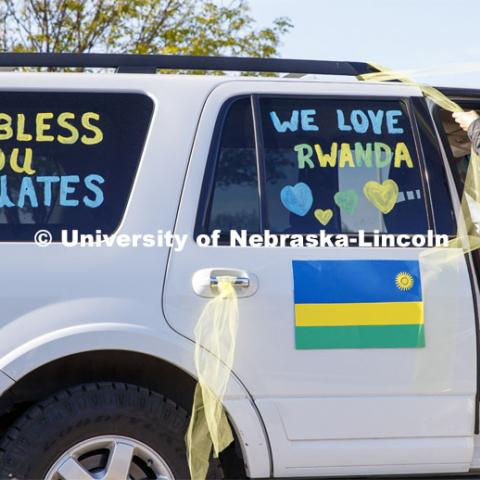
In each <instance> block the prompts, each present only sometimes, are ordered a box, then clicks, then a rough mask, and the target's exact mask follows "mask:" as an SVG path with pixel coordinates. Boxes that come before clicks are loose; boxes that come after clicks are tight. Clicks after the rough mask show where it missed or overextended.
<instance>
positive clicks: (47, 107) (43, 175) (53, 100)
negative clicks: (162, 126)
mask: <svg viewBox="0 0 480 480" xmlns="http://www.w3.org/2000/svg"><path fill="white" fill-rule="evenodd" d="M152 111H153V102H152V101H151V99H150V98H148V97H147V96H145V95H141V94H128V93H84V92H74V93H73V92H72V93H54V92H21V93H20V92H0V170H1V171H0V239H1V240H4V241H7V240H8V241H12V240H16V241H32V240H33V236H34V233H35V232H36V231H37V230H39V229H43V228H45V229H47V230H49V231H50V232H51V233H52V235H53V238H54V239H59V238H60V234H61V230H62V229H66V230H73V229H75V230H78V231H79V233H95V231H96V230H101V231H102V233H104V234H110V233H112V232H113V231H114V230H115V229H116V228H117V226H118V225H119V223H120V221H121V218H122V215H123V212H124V210H125V207H126V204H127V201H128V198H129V194H130V191H131V188H132V184H133V180H134V177H135V173H136V170H137V167H138V164H139V161H140V157H141V153H142V149H143V145H144V142H145V138H146V135H147V131H148V128H149V124H150V120H151V116H152Z"/></svg>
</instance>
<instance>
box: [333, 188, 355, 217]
mask: <svg viewBox="0 0 480 480" xmlns="http://www.w3.org/2000/svg"><path fill="white" fill-rule="evenodd" d="M333 200H334V201H335V203H336V204H337V205H338V206H339V207H340V209H341V210H342V211H344V212H345V213H348V214H349V215H353V214H354V213H355V210H356V209H357V205H358V195H357V192H356V191H355V190H345V191H344V192H337V193H336V194H335V195H334V196H333Z"/></svg>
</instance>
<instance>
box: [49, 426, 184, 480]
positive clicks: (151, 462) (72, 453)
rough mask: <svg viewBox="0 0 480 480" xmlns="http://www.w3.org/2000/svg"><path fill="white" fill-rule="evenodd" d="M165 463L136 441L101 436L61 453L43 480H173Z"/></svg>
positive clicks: (153, 452)
mask: <svg viewBox="0 0 480 480" xmlns="http://www.w3.org/2000/svg"><path fill="white" fill-rule="evenodd" d="M174 478H175V477H174V476H173V474H172V471H171V470H170V468H169V467H168V465H167V462H166V461H165V460H164V459H163V458H162V457H161V456H160V455H159V454H158V453H157V452H155V451H154V450H152V449H151V448H150V447H148V446H147V445H145V444H144V443H142V442H139V441H138V440H135V439H133V438H129V437H123V436H119V435H104V436H99V437H93V438H89V439H88V440H85V441H83V442H80V443H77V444H76V445H74V446H73V447H71V448H69V449H68V450H67V451H66V452H65V453H63V454H62V455H61V456H60V458H59V459H58V460H56V462H55V463H54V464H53V466H52V467H51V468H50V470H49V471H48V473H47V476H46V480H149V479H155V480H174Z"/></svg>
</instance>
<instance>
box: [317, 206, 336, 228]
mask: <svg viewBox="0 0 480 480" xmlns="http://www.w3.org/2000/svg"><path fill="white" fill-rule="evenodd" d="M313 214H314V215H315V218H316V219H317V220H318V221H319V222H320V223H321V224H322V225H324V226H325V225H326V224H327V223H328V222H329V221H330V220H331V219H332V217H333V210H330V209H329V208H328V209H327V210H322V209H321V208H317V209H316V210H315V211H314V212H313Z"/></svg>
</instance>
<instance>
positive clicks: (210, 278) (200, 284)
mask: <svg viewBox="0 0 480 480" xmlns="http://www.w3.org/2000/svg"><path fill="white" fill-rule="evenodd" d="M221 277H230V278H233V279H234V280H233V286H234V287H235V291H236V292H237V296H238V297H239V298H242V297H250V296H252V295H253V294H255V292H256V291H257V289H258V279H257V277H256V276H255V275H254V274H253V273H250V272H247V271H245V270H242V269H237V268H202V269H201V270H197V271H196V272H195V273H194V274H193V276H192V288H193V291H194V292H195V293H196V294H197V295H199V296H200V297H207V298H211V297H215V296H217V295H218V282H219V279H220V278H221Z"/></svg>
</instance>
